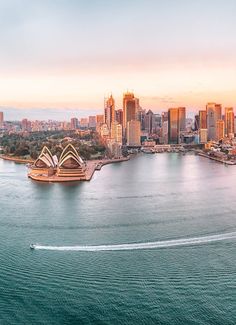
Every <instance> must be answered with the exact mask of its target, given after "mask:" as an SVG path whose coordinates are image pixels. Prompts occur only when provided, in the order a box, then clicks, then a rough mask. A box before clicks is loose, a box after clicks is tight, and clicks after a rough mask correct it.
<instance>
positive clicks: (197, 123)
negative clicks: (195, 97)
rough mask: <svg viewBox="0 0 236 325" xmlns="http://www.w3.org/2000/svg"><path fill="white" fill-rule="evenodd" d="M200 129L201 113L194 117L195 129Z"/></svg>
mask: <svg viewBox="0 0 236 325" xmlns="http://www.w3.org/2000/svg"><path fill="white" fill-rule="evenodd" d="M198 130H199V115H195V118H194V131H198Z"/></svg>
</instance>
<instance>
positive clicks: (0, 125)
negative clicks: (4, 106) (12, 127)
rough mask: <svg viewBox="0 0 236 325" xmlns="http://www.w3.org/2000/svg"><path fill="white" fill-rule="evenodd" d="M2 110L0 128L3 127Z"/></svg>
mask: <svg viewBox="0 0 236 325" xmlns="http://www.w3.org/2000/svg"><path fill="white" fill-rule="evenodd" d="M3 121H4V120H3V112H0V129H1V128H2V127H3Z"/></svg>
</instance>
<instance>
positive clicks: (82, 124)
mask: <svg viewBox="0 0 236 325" xmlns="http://www.w3.org/2000/svg"><path fill="white" fill-rule="evenodd" d="M80 127H81V128H83V129H85V128H87V127H88V118H87V117H82V118H81V119H80Z"/></svg>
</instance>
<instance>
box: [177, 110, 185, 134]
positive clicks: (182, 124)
mask: <svg viewBox="0 0 236 325" xmlns="http://www.w3.org/2000/svg"><path fill="white" fill-rule="evenodd" d="M178 110H179V131H180V132H183V131H185V128H186V108H185V107H179V108H178Z"/></svg>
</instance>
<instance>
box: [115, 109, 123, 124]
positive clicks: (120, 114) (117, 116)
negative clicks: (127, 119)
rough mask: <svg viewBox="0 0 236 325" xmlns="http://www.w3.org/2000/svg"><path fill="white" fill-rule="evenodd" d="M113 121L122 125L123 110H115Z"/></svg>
mask: <svg viewBox="0 0 236 325" xmlns="http://www.w3.org/2000/svg"><path fill="white" fill-rule="evenodd" d="M115 120H116V121H117V122H118V123H119V124H121V125H123V109H117V110H116V111H115Z"/></svg>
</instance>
